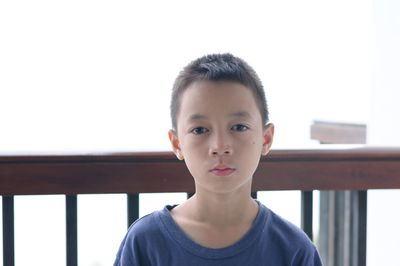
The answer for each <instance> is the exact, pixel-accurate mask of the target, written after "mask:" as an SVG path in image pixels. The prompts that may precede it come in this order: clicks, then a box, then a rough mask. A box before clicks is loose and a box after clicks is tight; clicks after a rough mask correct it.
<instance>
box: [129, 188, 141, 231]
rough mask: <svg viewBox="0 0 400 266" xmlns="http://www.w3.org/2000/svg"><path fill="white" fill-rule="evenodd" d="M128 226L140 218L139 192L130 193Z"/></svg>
mask: <svg viewBox="0 0 400 266" xmlns="http://www.w3.org/2000/svg"><path fill="white" fill-rule="evenodd" d="M127 199H128V227H129V226H131V224H132V223H133V222H134V221H136V220H137V219H138V218H139V194H128V195H127Z"/></svg>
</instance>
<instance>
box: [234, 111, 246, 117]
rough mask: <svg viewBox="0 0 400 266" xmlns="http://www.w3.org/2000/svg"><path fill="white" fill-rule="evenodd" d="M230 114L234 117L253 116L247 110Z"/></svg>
mask: <svg viewBox="0 0 400 266" xmlns="http://www.w3.org/2000/svg"><path fill="white" fill-rule="evenodd" d="M229 116H233V117H251V115H250V114H249V113H248V112H246V111H240V112H235V113H232V114H230V115H229Z"/></svg>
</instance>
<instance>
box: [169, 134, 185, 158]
mask: <svg viewBox="0 0 400 266" xmlns="http://www.w3.org/2000/svg"><path fill="white" fill-rule="evenodd" d="M168 137H169V141H170V142H171V146H172V151H173V152H174V153H175V156H176V157H177V158H178V159H179V160H183V155H182V152H181V146H180V143H179V138H178V134H177V133H176V132H175V130H173V129H170V130H169V131H168Z"/></svg>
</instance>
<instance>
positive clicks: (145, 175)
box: [0, 148, 400, 266]
mask: <svg viewBox="0 0 400 266" xmlns="http://www.w3.org/2000/svg"><path fill="white" fill-rule="evenodd" d="M395 188H400V149H398V148H395V149H389V148H359V149H340V150H338V149H333V150H330V149H326V150H273V151H272V152H271V153H270V154H269V155H268V156H267V157H265V158H262V159H261V161H260V165H259V168H258V169H257V171H256V173H255V175H254V181H253V197H256V196H257V191H265V190H300V191H301V192H302V227H303V229H304V230H305V232H306V233H307V234H308V235H309V236H310V238H312V227H313V225H312V191H313V190H352V191H360V192H361V195H363V196H364V197H365V199H366V191H367V190H369V189H395ZM148 192H186V193H188V195H190V194H191V193H193V192H194V186H193V179H192V177H191V176H190V174H189V172H188V171H187V169H186V167H185V165H184V163H183V162H181V161H178V160H177V159H176V158H175V157H174V156H173V154H172V153H169V152H151V153H121V154H118V153H109V154H108V153H105V154H69V155H7V154H2V155H0V195H2V196H3V215H2V216H3V263H4V266H12V265H14V198H13V196H15V195H40V194H46V195H48V194H63V195H66V219H67V221H66V228H67V229H66V230H67V232H66V233H67V245H66V246H67V262H66V263H67V265H68V266H74V265H77V232H78V230H77V195H78V194H104V193H125V194H127V195H128V196H127V199H128V224H130V223H131V222H133V221H134V220H135V219H137V218H138V216H139V205H138V202H139V201H138V197H139V196H138V195H139V194H140V193H148ZM364 202H365V203H366V200H365V201H364ZM359 208H361V209H362V211H361V212H360V213H362V214H363V215H362V217H361V219H360V221H359V225H358V226H359V230H358V231H359V235H358V238H359V240H360V241H361V243H360V246H359V247H358V251H357V256H358V260H357V261H358V265H365V264H366V262H365V257H366V226H365V225H366V204H360V206H359Z"/></svg>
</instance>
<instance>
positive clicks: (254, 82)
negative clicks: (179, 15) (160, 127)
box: [170, 53, 269, 130]
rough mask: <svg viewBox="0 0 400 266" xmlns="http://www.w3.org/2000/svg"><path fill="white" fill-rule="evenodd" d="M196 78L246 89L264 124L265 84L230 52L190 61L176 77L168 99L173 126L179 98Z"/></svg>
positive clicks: (175, 126)
mask: <svg viewBox="0 0 400 266" xmlns="http://www.w3.org/2000/svg"><path fill="white" fill-rule="evenodd" d="M196 81H233V82H238V83H240V84H242V85H243V86H245V87H247V88H249V89H250V90H251V91H252V92H253V95H254V98H255V100H256V103H257V106H258V108H259V110H260V113H261V118H262V122H263V125H267V123H268V121H269V113H268V106H267V101H266V98H265V92H264V87H263V85H262V83H261V80H260V78H259V77H258V75H257V73H256V72H255V71H254V69H253V68H252V67H251V66H250V65H249V64H247V63H246V62H245V61H244V60H243V59H241V58H239V57H235V56H233V55H232V54H230V53H225V54H209V55H205V56H202V57H200V58H198V59H196V60H194V61H192V62H190V63H189V64H188V65H187V66H186V67H184V68H183V70H182V71H181V72H180V73H179V75H178V77H177V78H176V79H175V82H174V86H173V89H172V98H171V106H170V111H171V120H172V128H173V129H174V130H176V129H177V116H178V113H179V110H180V101H181V98H182V94H183V93H184V92H185V90H186V89H187V88H188V87H189V86H190V85H191V84H192V83H194V82H196Z"/></svg>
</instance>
